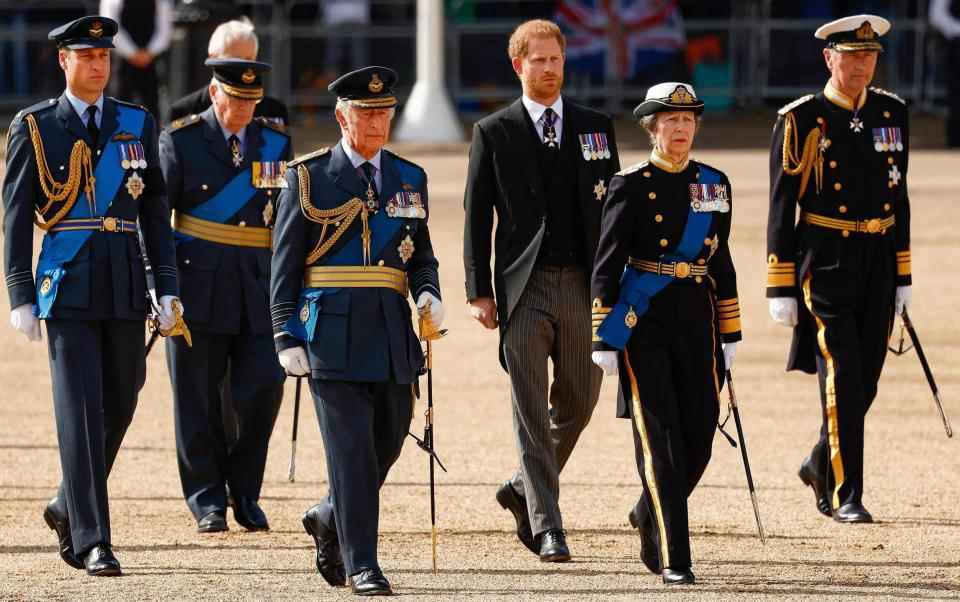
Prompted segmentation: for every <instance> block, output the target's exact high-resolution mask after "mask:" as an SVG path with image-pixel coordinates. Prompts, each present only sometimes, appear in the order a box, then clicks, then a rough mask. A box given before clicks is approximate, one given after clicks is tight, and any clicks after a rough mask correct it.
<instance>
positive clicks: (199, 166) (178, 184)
mask: <svg viewBox="0 0 960 602" xmlns="http://www.w3.org/2000/svg"><path fill="white" fill-rule="evenodd" d="M268 136H281V137H283V139H284V143H283V147H282V148H283V150H282V152H281V154H280V157H279V159H280V160H287V159H289V158H290V156H291V148H290V139H289V136H287V135H286V134H285V133H282V132H280V131H277V130H275V129H274V128H273V127H271V126H270V125H268V124H267V123H266V122H265V121H263V120H261V119H254V120H253V121H252V122H251V123H250V124H249V125H248V126H247V130H246V136H245V139H244V152H243V162H242V163H241V165H240V167H235V166H234V165H233V160H232V157H231V155H230V150H229V148H228V146H227V142H226V140H225V139H224V135H223V132H222V130H221V129H220V125H219V123H218V122H217V118H216V115H215V114H214V112H213V108H208V109H207V110H206V111H204V112H203V113H200V114H199V115H193V116H190V117H187V118H185V119H182V120H179V121H178V122H174V124H173V125H172V126H171V128H170V129H169V130H167V131H164V132H163V133H162V134H161V135H160V161H161V165H162V166H163V174H164V176H165V178H166V182H167V195H168V197H169V199H170V207H171V208H172V209H174V210H176V211H177V212H184V213H190V210H191V209H192V208H194V207H197V206H198V205H200V204H202V203H204V202H205V201H207V200H208V199H210V198H211V197H213V196H214V195H216V194H217V193H218V192H220V190H221V189H222V188H223V187H224V186H225V185H226V184H227V183H228V182H230V181H231V180H232V179H233V178H234V177H235V176H236V175H237V174H238V173H240V172H242V171H243V170H245V169H247V170H249V168H250V166H251V163H252V162H254V161H261V160H266V159H264V158H263V157H262V155H261V152H262V148H263V147H264V146H265V144H266V140H267V137H268ZM279 190H280V189H279V188H257V190H256V193H255V194H254V195H253V197H252V198H250V200H248V201H247V203H246V204H245V205H243V206H242V207H241V208H240V209H239V210H238V211H237V212H236V213H235V214H234V215H233V216H231V217H230V218H228V219H227V220H226V222H224V223H227V224H231V225H234V226H239V225H244V226H254V227H261V228H262V227H270V226H272V225H273V215H272V214H273V213H274V212H275V206H276V203H277V196H278V193H279ZM268 205H270V208H269V209H268V208H267V206H268ZM265 209H266V211H265ZM265 218H268V219H265ZM177 240H178V242H177V262H178V267H179V269H180V290H181V299H183V306H184V311H185V314H184V318H185V319H186V321H187V324H188V325H189V326H190V328H191V329H195V330H197V331H199V332H211V333H218V334H239V333H241V332H249V333H252V334H258V335H259V334H269V333H270V332H271V330H270V318H269V316H270V312H269V309H268V303H269V295H268V292H269V286H270V249H258V248H253V247H240V246H234V245H227V244H222V243H217V242H210V241H207V240H201V239H199V238H192V239H190V240H184V239H183V237H180V236H179V235H177Z"/></svg>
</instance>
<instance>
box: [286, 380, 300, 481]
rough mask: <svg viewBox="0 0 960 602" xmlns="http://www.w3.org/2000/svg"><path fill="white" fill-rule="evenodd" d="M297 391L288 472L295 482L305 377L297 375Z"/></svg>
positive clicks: (294, 398) (290, 478) (291, 479)
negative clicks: (301, 397)
mask: <svg viewBox="0 0 960 602" xmlns="http://www.w3.org/2000/svg"><path fill="white" fill-rule="evenodd" d="M296 379H297V392H296V394H295V395H294V397H293V438H292V439H291V440H290V470H289V471H288V472H287V480H288V481H290V482H291V483H293V481H294V474H295V473H296V470H297V426H298V424H299V422H300V385H301V384H302V383H303V377H302V376H297V377H296Z"/></svg>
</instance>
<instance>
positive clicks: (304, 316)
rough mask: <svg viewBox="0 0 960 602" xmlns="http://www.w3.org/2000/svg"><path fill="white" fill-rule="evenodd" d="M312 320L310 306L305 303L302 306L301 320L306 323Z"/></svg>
mask: <svg viewBox="0 0 960 602" xmlns="http://www.w3.org/2000/svg"><path fill="white" fill-rule="evenodd" d="M309 320H310V307H309V306H308V305H307V304H306V303H304V304H303V307H301V308H300V321H301V322H303V323H304V324H306V323H307V322H308V321H309Z"/></svg>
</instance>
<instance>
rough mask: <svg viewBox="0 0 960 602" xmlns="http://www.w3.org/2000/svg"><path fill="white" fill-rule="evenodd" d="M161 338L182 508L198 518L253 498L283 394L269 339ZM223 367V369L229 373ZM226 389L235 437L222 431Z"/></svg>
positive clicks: (202, 335)
mask: <svg viewBox="0 0 960 602" xmlns="http://www.w3.org/2000/svg"><path fill="white" fill-rule="evenodd" d="M192 334H193V347H187V344H186V341H184V339H183V337H171V338H169V339H167V363H168V365H169V367H170V383H171V385H172V386H173V402H174V412H175V416H174V418H175V424H176V435H177V464H178V466H179V469H180V484H181V486H182V487H183V496H184V498H185V499H186V501H187V506H189V507H190V511H191V512H192V513H193V516H194V518H196V519H197V520H199V519H201V518H203V517H204V516H205V515H207V514H209V513H210V512H213V511H215V510H224V509H225V508H226V505H227V499H226V487H227V486H229V487H230V493H231V495H233V496H234V497H235V498H237V497H246V498H250V499H253V500H257V499H259V498H260V488H261V486H262V485H263V471H264V468H265V467H266V463H267V451H268V446H269V443H270V434H271V433H272V432H273V425H274V423H275V422H276V420H277V413H278V412H279V411H280V402H281V399H282V397H283V379H284V374H283V369H282V368H281V367H280V364H279V363H278V361H277V354H276V350H275V349H274V345H273V337H272V336H271V335H269V334H263V335H252V334H239V335H227V334H211V333H205V332H192ZM228 367H229V369H228ZM225 390H229V395H230V403H229V405H230V407H232V408H233V410H234V411H235V412H236V423H237V436H236V440H235V442H234V441H233V440H232V438H231V440H230V441H228V440H227V436H226V435H225V433H224V420H223V414H222V408H223V406H224V403H223V399H222V397H223V394H224V391H225Z"/></svg>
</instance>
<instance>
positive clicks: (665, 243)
mask: <svg viewBox="0 0 960 602" xmlns="http://www.w3.org/2000/svg"><path fill="white" fill-rule="evenodd" d="M668 244H670V241H668V240H667V239H666V238H661V239H660V246H661V247H665V246H667V245H668Z"/></svg>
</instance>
